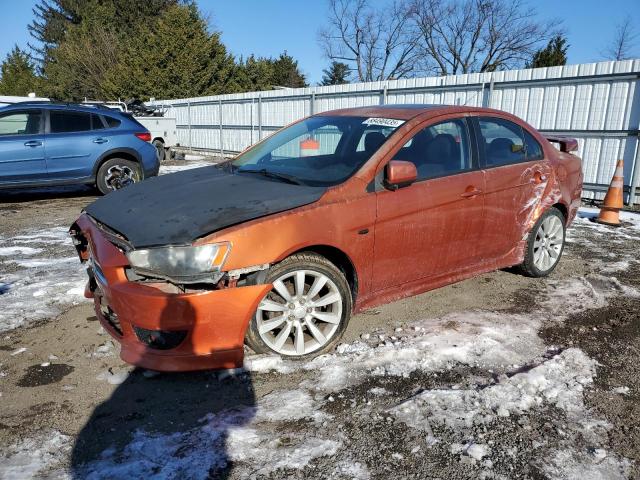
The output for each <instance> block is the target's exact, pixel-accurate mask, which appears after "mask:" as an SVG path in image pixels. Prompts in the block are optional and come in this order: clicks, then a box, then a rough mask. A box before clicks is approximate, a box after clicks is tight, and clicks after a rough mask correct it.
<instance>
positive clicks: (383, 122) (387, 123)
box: [362, 118, 404, 128]
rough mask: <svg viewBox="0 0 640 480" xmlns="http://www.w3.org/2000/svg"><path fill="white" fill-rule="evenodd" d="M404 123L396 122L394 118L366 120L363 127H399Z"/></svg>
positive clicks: (401, 121)
mask: <svg viewBox="0 0 640 480" xmlns="http://www.w3.org/2000/svg"><path fill="white" fill-rule="evenodd" d="M403 123H404V120H397V119H395V118H367V119H366V120H365V121H364V122H362V124H363V125H379V126H381V127H392V128H396V127H399V126H400V125H402V124H403Z"/></svg>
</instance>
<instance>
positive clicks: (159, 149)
mask: <svg viewBox="0 0 640 480" xmlns="http://www.w3.org/2000/svg"><path fill="white" fill-rule="evenodd" d="M153 146H154V147H156V152H157V153H158V160H159V161H163V160H164V158H165V154H166V151H165V149H164V142H163V141H162V140H158V139H157V138H156V139H155V140H154V141H153Z"/></svg>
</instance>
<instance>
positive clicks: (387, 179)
mask: <svg viewBox="0 0 640 480" xmlns="http://www.w3.org/2000/svg"><path fill="white" fill-rule="evenodd" d="M417 178H418V170H417V169H416V166H415V164H414V163H413V162H405V161H402V160H391V161H390V162H389V163H388V164H387V166H386V167H385V172H384V186H385V187H386V188H388V189H389V190H397V189H399V188H402V187H408V186H409V185H411V184H412V183H413V182H415V181H416V179H417Z"/></svg>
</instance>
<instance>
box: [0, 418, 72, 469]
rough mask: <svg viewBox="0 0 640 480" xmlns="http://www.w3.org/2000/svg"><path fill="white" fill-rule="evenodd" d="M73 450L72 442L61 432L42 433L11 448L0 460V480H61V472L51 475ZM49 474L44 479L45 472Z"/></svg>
mask: <svg viewBox="0 0 640 480" xmlns="http://www.w3.org/2000/svg"><path fill="white" fill-rule="evenodd" d="M70 450H71V438H70V437H68V436H67V435H63V434H62V433H60V432H58V431H55V430H54V431H51V432H47V433H41V434H40V435H37V436H35V437H33V438H27V439H25V440H22V441H21V442H19V443H16V444H14V445H11V446H10V447H9V448H8V449H7V450H6V451H5V453H3V455H2V456H1V457H0V480H14V479H18V478H24V479H27V478H34V477H36V476H37V477H38V478H43V477H44V478H52V479H53V478H60V477H62V476H64V474H63V473H62V472H58V473H52V472H51V471H50V470H51V468H52V467H55V466H56V465H57V464H58V463H59V462H60V461H61V460H62V459H63V458H64V456H65V455H67V454H68V453H69V451H70ZM47 470H48V471H49V472H48V475H45V471H47Z"/></svg>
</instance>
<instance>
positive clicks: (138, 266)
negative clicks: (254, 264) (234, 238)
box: [127, 242, 231, 283]
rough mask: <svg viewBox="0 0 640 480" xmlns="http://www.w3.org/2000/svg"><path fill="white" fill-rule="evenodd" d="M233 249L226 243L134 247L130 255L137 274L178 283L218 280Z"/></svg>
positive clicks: (128, 255)
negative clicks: (138, 248)
mask: <svg viewBox="0 0 640 480" xmlns="http://www.w3.org/2000/svg"><path fill="white" fill-rule="evenodd" d="M230 250H231V244H229V243H227V242H222V243H210V244H207V245H198V246H184V247H180V246H168V247H157V248H146V249H140V250H131V251H130V252H128V253H127V258H128V259H129V263H130V265H131V267H132V268H133V269H134V270H135V271H136V273H138V274H140V275H144V276H150V277H158V278H164V279H167V280H170V281H173V282H176V283H200V282H213V283H215V282H217V281H218V280H219V279H220V277H221V271H222V267H223V265H224V262H225V260H226V259H227V256H228V254H229V251H230Z"/></svg>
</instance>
